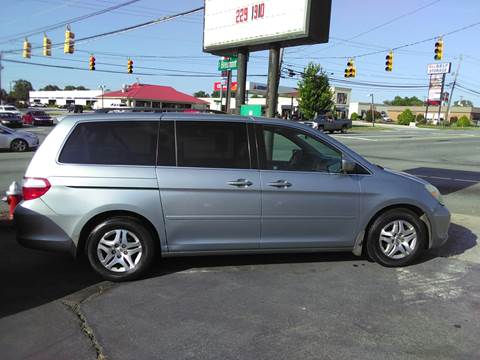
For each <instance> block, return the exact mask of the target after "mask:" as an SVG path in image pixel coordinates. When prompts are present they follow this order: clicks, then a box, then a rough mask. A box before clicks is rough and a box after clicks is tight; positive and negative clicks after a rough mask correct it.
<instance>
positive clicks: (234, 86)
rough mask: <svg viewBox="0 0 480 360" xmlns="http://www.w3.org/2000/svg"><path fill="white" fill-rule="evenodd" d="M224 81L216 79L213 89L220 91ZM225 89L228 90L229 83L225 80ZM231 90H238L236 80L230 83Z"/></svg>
mask: <svg viewBox="0 0 480 360" xmlns="http://www.w3.org/2000/svg"><path fill="white" fill-rule="evenodd" d="M221 84H222V81H216V82H214V83H213V91H220V86H221ZM223 90H227V84H226V83H225V82H223ZM230 90H232V91H236V90H237V82H236V81H234V82H232V83H231V84H230Z"/></svg>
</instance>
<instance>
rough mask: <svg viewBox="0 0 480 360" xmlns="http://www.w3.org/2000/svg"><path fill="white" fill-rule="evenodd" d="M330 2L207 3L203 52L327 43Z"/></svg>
mask: <svg viewBox="0 0 480 360" xmlns="http://www.w3.org/2000/svg"><path fill="white" fill-rule="evenodd" d="M330 10H331V0H296V1H292V0H257V1H252V0H229V1H225V0H205V10H204V28H203V51H205V52H209V53H213V54H217V55H224V54H232V53H236V51H237V50H238V49H239V48H247V49H248V50H249V51H257V50H265V49H268V48H269V47H270V46H271V45H272V44H277V45H278V46H280V47H288V46H296V45H307V44H318V43H325V42H328V36H329V29H330Z"/></svg>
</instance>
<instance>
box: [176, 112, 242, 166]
mask: <svg viewBox="0 0 480 360" xmlns="http://www.w3.org/2000/svg"><path fill="white" fill-rule="evenodd" d="M176 127H177V129H176V133H177V156H178V159H177V160H178V166H185V167H205V168H230V169H249V168H250V155H249V147H248V137H247V126H246V124H245V123H240V122H238V123H237V122H215V121H210V122H205V121H201V122H199V121H177V123H176Z"/></svg>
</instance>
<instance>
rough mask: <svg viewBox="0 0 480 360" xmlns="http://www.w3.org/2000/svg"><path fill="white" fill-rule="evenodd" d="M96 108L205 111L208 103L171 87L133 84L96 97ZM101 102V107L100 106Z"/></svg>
mask: <svg viewBox="0 0 480 360" xmlns="http://www.w3.org/2000/svg"><path fill="white" fill-rule="evenodd" d="M98 98H101V101H99V102H98V103H97V107H112V106H120V104H123V105H125V106H131V107H148V108H158V109H206V108H208V105H209V103H208V102H206V101H203V100H200V99H197V98H196V97H194V96H191V95H188V94H185V93H182V92H180V91H177V90H175V89H174V88H173V87H171V86H162V85H149V84H140V83H134V84H132V85H127V86H124V87H123V88H122V89H121V90H118V91H109V92H106V93H104V94H103V95H100V96H98ZM102 102H103V105H102Z"/></svg>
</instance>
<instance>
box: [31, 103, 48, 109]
mask: <svg viewBox="0 0 480 360" xmlns="http://www.w3.org/2000/svg"><path fill="white" fill-rule="evenodd" d="M30 107H32V108H45V107H47V105H46V104H42V103H31V104H30Z"/></svg>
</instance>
